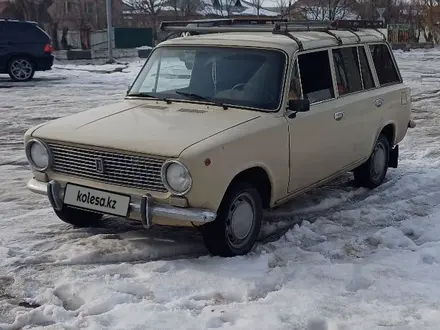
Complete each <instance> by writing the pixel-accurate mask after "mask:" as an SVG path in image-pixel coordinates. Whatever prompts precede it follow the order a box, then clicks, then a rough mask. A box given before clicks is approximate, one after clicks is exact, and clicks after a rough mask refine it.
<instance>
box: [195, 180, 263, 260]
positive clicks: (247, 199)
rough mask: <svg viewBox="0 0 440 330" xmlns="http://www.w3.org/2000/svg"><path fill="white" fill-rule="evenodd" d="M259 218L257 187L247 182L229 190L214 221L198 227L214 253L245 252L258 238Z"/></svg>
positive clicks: (223, 255)
mask: <svg viewBox="0 0 440 330" xmlns="http://www.w3.org/2000/svg"><path fill="white" fill-rule="evenodd" d="M262 219H263V204H262V200H261V196H260V193H259V192H258V190H257V189H256V188H255V187H254V186H253V185H252V184H249V183H246V182H242V183H239V184H235V185H234V186H232V187H231V188H229V189H228V191H227V193H226V195H225V197H224V200H223V201H222V203H221V205H220V207H219V212H218V215H217V218H216V220H215V221H214V222H212V223H208V224H206V225H204V226H203V227H202V228H201V229H202V234H203V240H204V242H205V246H206V247H207V249H208V251H209V252H210V253H211V254H213V255H219V256H222V257H233V256H237V255H245V254H247V253H248V252H249V251H250V250H251V249H252V247H253V246H254V244H255V242H256V240H257V238H258V235H259V233H260V229H261V223H262Z"/></svg>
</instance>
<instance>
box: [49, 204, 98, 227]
mask: <svg viewBox="0 0 440 330" xmlns="http://www.w3.org/2000/svg"><path fill="white" fill-rule="evenodd" d="M54 211H55V214H56V215H57V216H58V218H60V220H62V221H64V222H66V223H68V224H71V225H73V226H74V227H81V228H82V227H96V225H97V224H99V222H100V220H101V219H102V217H103V215H102V214H100V213H94V212H88V211H83V210H79V209H75V208H72V207H68V206H65V205H64V206H63V209H62V210H61V211H57V210H54Z"/></svg>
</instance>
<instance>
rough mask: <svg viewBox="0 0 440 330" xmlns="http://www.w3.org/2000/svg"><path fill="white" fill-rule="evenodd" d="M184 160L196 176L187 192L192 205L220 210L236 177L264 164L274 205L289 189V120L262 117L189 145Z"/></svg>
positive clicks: (182, 156)
mask: <svg viewBox="0 0 440 330" xmlns="http://www.w3.org/2000/svg"><path fill="white" fill-rule="evenodd" d="M208 159H209V161H208ZM180 160H181V161H182V162H183V163H184V164H185V165H186V166H187V167H188V169H189V171H190V173H191V176H192V179H193V186H192V189H191V190H190V191H189V192H188V194H187V195H186V197H187V199H188V202H189V205H190V206H192V207H203V208H207V209H210V210H217V209H218V207H219V205H220V203H221V201H222V199H223V196H224V194H225V192H226V190H227V188H228V186H229V184H230V183H231V181H232V180H233V179H234V177H235V176H236V175H238V174H239V173H241V172H242V171H244V170H246V169H249V168H252V167H261V168H262V169H263V170H265V171H266V173H267V174H268V176H269V179H270V181H271V191H272V194H271V205H273V200H277V199H279V197H280V196H285V194H286V192H287V185H288V178H289V139H288V131H287V123H286V121H285V119H284V118H283V117H275V116H269V115H267V116H262V117H260V118H258V119H256V120H253V121H251V122H248V123H244V124H242V125H239V126H237V127H234V128H232V129H230V130H227V131H225V132H223V133H221V134H218V135H216V136H213V137H211V138H208V139H206V140H204V141H201V142H199V143H197V144H195V145H193V146H191V147H189V148H188V149H186V150H185V151H184V152H183V153H182V154H181V156H180Z"/></svg>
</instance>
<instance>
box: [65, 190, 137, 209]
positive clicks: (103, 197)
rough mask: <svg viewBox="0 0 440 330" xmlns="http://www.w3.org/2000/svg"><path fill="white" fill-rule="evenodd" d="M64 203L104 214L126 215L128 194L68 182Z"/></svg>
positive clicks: (128, 200)
mask: <svg viewBox="0 0 440 330" xmlns="http://www.w3.org/2000/svg"><path fill="white" fill-rule="evenodd" d="M64 204H66V205H70V206H74V207H79V208H82V209H86V210H91V211H97V212H101V213H104V214H111V215H117V216H121V217H126V216H127V215H128V209H129V207H130V196H127V195H122V194H115V193H113V192H109V191H105V190H100V189H93V188H89V187H84V186H80V185H75V184H71V183H68V184H67V186H66V190H65V193H64Z"/></svg>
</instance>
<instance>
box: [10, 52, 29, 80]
mask: <svg viewBox="0 0 440 330" xmlns="http://www.w3.org/2000/svg"><path fill="white" fill-rule="evenodd" d="M8 74H9V77H11V79H12V80H14V81H20V82H23V81H29V80H32V78H34V74H35V64H34V62H33V61H32V60H30V59H29V58H27V57H24V56H16V57H13V58H12V59H11V60H10V61H9V62H8Z"/></svg>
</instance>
